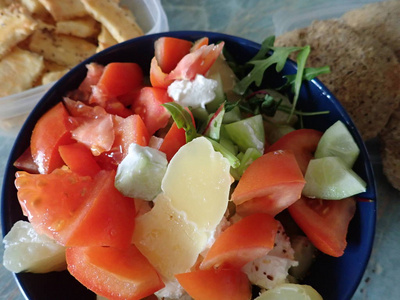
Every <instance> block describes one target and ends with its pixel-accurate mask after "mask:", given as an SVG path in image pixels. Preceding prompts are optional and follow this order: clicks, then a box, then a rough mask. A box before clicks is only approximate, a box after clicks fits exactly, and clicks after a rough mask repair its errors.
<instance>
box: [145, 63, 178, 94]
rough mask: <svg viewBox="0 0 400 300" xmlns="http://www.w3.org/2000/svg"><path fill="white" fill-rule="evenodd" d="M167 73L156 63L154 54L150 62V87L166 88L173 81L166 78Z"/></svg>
mask: <svg viewBox="0 0 400 300" xmlns="http://www.w3.org/2000/svg"><path fill="white" fill-rule="evenodd" d="M167 76H168V73H164V72H163V70H161V67H160V66H159V64H158V61H157V58H156V57H155V56H154V57H153V59H152V60H151V63H150V83H151V86H152V87H155V88H162V89H167V88H168V86H169V85H170V84H171V83H172V82H173V80H172V79H167Z"/></svg>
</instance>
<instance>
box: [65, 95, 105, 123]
mask: <svg viewBox="0 0 400 300" xmlns="http://www.w3.org/2000/svg"><path fill="white" fill-rule="evenodd" d="M63 101H64V105H65V107H66V109H67V111H68V113H69V115H70V116H71V117H73V119H75V120H77V123H81V121H82V120H84V119H86V118H89V119H96V118H98V117H100V116H104V115H107V112H106V110H105V109H104V108H103V107H101V106H97V105H96V106H90V105H87V104H86V103H84V102H82V101H76V100H73V99H70V98H67V97H65V98H64V99H63Z"/></svg>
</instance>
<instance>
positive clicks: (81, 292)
mask: <svg viewBox="0 0 400 300" xmlns="http://www.w3.org/2000/svg"><path fill="white" fill-rule="evenodd" d="M161 36H172V37H177V38H183V39H188V40H192V41H194V40H197V39H199V38H201V37H204V36H207V37H209V39H210V42H219V41H222V40H223V41H225V43H226V46H225V47H226V49H228V51H229V52H230V53H231V54H232V56H233V57H234V58H235V59H237V60H238V61H239V62H246V61H247V60H248V59H250V58H251V57H252V56H253V55H255V54H256V53H257V51H258V50H259V49H260V45H259V44H257V43H254V42H251V41H249V40H246V39H242V38H239V37H234V36H229V35H225V34H220V33H213V32H198V31H194V32H191V31H182V32H169V33H161V34H154V35H148V36H143V37H139V38H136V39H133V40H130V41H127V42H125V43H122V44H119V45H117V46H114V47H111V48H109V49H106V50H105V51H103V52H101V53H98V54H96V55H94V56H92V57H91V58H89V59H88V60H86V61H85V62H83V63H81V64H79V65H78V66H77V67H75V68H74V69H73V70H71V71H70V72H69V73H68V74H67V75H66V76H64V77H63V78H62V79H61V80H60V81H59V82H58V83H57V84H55V85H54V86H53V88H52V89H51V90H49V91H48V92H47V94H46V95H45V96H44V97H43V99H41V101H40V102H39V103H38V104H37V106H36V107H35V108H34V110H33V111H32V113H31V114H30V116H29V118H28V119H27V121H26V122H25V124H24V126H23V127H22V130H21V131H20V133H19V135H18V137H17V139H16V141H15V145H14V147H13V149H12V151H11V154H10V157H9V161H8V165H7V167H6V172H5V176H4V183H3V191H2V216H1V218H2V230H3V234H4V235H5V234H6V233H7V232H8V231H9V230H10V229H11V227H12V225H13V224H14V223H15V222H16V221H18V220H20V219H24V217H23V215H22V212H21V208H20V206H19V203H18V201H17V195H16V194H17V193H16V189H15V187H14V174H15V172H16V169H15V168H14V167H13V162H14V161H15V160H16V159H17V158H18V157H19V156H20V155H21V154H22V152H23V151H24V150H25V149H26V148H27V147H28V146H29V141H30V136H31V133H32V129H33V127H34V125H35V123H36V122H37V121H38V119H39V118H40V116H41V115H43V114H44V112H46V111H47V110H48V109H49V108H50V107H52V106H53V105H54V104H56V103H58V102H59V101H60V100H61V99H62V97H63V96H64V95H65V94H66V92H67V91H70V90H73V89H75V88H77V87H78V85H79V84H80V82H81V81H82V80H83V79H84V77H85V75H86V67H85V65H86V64H87V63H89V62H98V63H100V64H107V63H110V62H113V61H129V62H136V63H138V64H140V65H141V66H142V67H143V70H149V65H150V60H151V59H152V57H153V55H154V48H153V44H154V41H155V40H157V39H158V38H159V37H161ZM295 70H296V65H295V64H294V63H293V62H288V63H287V64H286V66H285V68H284V70H283V72H282V73H283V74H292V73H295ZM270 78H271V75H270ZM272 78H273V79H276V80H277V81H279V80H281V75H279V74H274V75H272ZM298 108H301V109H303V110H304V111H319V110H329V111H330V113H329V114H328V115H323V116H313V117H307V118H305V119H304V124H305V127H308V128H314V129H318V130H325V129H327V128H328V127H329V126H330V125H332V124H333V123H334V122H335V121H337V120H342V121H343V122H344V123H345V124H347V126H348V128H349V129H350V131H351V133H352V134H353V137H354V139H355V141H356V142H357V144H358V146H359V148H360V149H361V154H360V157H359V159H358V161H357V162H356V164H355V170H356V172H357V173H358V174H359V175H360V176H361V177H362V178H363V179H364V180H365V181H366V182H367V191H366V192H365V193H363V194H362V195H360V198H364V199H367V200H371V201H358V203H357V212H356V215H355V217H354V219H353V220H352V221H351V223H350V228H349V233H348V237H347V240H348V246H347V248H346V251H345V254H344V255H343V256H342V257H340V258H333V257H329V256H325V255H322V256H319V257H318V259H317V261H316V263H315V264H314V265H313V267H312V270H311V275H310V276H309V277H307V278H306V283H308V284H310V285H312V286H313V287H315V288H316V289H317V290H318V291H319V292H320V293H321V295H322V296H323V297H324V299H341V300H345V299H350V298H351V297H352V295H353V294H354V292H355V290H356V289H357V286H358V284H359V282H360V280H361V278H362V275H363V273H364V271H365V268H366V266H367V263H368V260H369V257H370V253H371V248H372V244H373V238H374V233H375V218H376V189H375V182H374V177H373V171H372V167H371V164H370V161H369V157H368V153H367V150H366V147H365V145H364V143H363V141H362V139H361V137H360V134H359V133H358V131H357V129H356V128H355V126H354V123H353V122H352V120H351V119H350V117H349V115H348V114H347V113H346V111H345V110H344V109H343V107H342V106H341V105H340V104H339V102H338V101H337V100H336V99H335V97H334V96H333V95H332V94H331V93H330V92H329V91H328V90H327V88H326V87H325V86H324V85H323V84H322V83H321V82H320V81H318V80H312V81H311V82H308V83H306V84H305V85H304V87H303V88H302V90H301V95H300V99H299V102H298ZM15 279H16V281H17V282H18V285H19V286H20V289H21V291H22V293H24V295H25V297H26V298H27V299H94V298H95V295H94V294H92V293H91V292H89V291H88V290H87V289H86V288H84V287H83V286H82V285H81V284H79V283H78V282H77V281H75V279H74V278H72V277H71V276H70V275H69V274H68V272H67V271H65V272H53V273H48V274H29V273H22V274H16V275H15Z"/></svg>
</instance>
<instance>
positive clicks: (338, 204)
mask: <svg viewBox="0 0 400 300" xmlns="http://www.w3.org/2000/svg"><path fill="white" fill-rule="evenodd" d="M288 210H289V213H290V215H291V216H292V218H293V219H294V220H295V222H296V223H297V225H298V226H299V227H300V228H301V229H302V230H303V231H304V233H305V234H306V235H307V237H308V238H309V239H310V241H311V242H312V243H313V244H314V246H315V247H317V248H318V249H319V250H320V251H322V252H323V253H325V254H328V255H331V256H334V257H339V256H342V255H343V253H344V250H345V248H346V246H347V242H346V235H347V231H348V226H349V223H350V221H351V219H352V218H353V216H354V214H355V211H356V201H355V199H354V198H346V199H342V200H322V199H310V198H306V197H304V196H302V197H301V198H300V199H299V200H298V201H296V202H295V203H294V204H292V205H291V206H289V208H288Z"/></svg>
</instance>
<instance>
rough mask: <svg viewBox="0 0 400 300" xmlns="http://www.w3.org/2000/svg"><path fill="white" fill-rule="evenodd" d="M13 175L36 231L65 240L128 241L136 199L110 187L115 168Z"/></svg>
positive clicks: (70, 242)
mask: <svg viewBox="0 0 400 300" xmlns="http://www.w3.org/2000/svg"><path fill="white" fill-rule="evenodd" d="M16 176H17V178H16V180H15V186H16V187H17V189H18V192H17V196H18V200H19V202H20V205H21V207H22V210H23V212H24V214H25V215H26V216H28V219H29V221H30V222H31V223H32V225H33V227H34V228H35V229H36V230H37V231H38V232H40V233H44V234H47V235H48V236H50V237H52V238H54V239H55V240H56V241H57V242H59V243H60V244H62V245H65V246H95V245H96V246H114V247H127V246H129V245H130V243H131V239H132V234H133V230H134V226H135V213H136V212H135V204H134V201H133V199H131V198H127V197H124V196H122V194H121V193H120V192H119V191H118V190H117V189H116V188H115V187H114V178H115V172H113V171H110V172H107V171H100V172H99V173H98V174H97V175H96V176H95V177H94V178H92V177H90V176H79V175H77V174H76V173H74V172H71V171H70V170H66V169H56V170H54V171H53V172H52V173H50V174H28V173H26V172H24V171H20V172H17V175H16Z"/></svg>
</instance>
